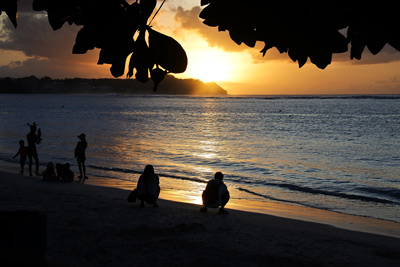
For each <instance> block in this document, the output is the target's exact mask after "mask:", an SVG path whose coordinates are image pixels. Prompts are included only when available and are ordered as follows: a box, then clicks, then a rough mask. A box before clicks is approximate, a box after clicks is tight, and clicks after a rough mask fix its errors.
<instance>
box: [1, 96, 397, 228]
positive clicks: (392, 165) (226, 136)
mask: <svg viewBox="0 0 400 267" xmlns="http://www.w3.org/2000/svg"><path fill="white" fill-rule="evenodd" d="M0 103H1V105H0V125H1V133H2V138H1V139H0V160H1V161H3V162H7V163H11V162H13V163H15V164H16V166H18V165H17V164H18V159H14V160H13V159H12V156H13V155H15V153H16V152H17V150H18V141H19V140H20V139H24V140H25V142H26V134H27V133H28V132H29V127H28V126H27V123H33V122H36V123H37V124H38V128H41V130H42V133H43V135H42V138H43V141H42V142H41V144H39V145H38V146H37V147H38V153H39V158H40V162H41V171H43V170H44V169H45V166H46V164H47V163H48V162H50V161H51V162H53V163H70V164H71V165H72V170H73V171H74V172H75V174H76V175H78V170H77V165H76V162H75V159H74V148H75V146H76V143H77V142H78V141H79V140H78V138H77V135H79V134H80V133H85V134H86V138H87V141H88V144H89V145H88V149H87V163H86V164H87V166H88V176H89V179H90V176H99V177H104V178H105V179H108V180H109V181H110V182H112V181H128V182H129V181H130V182H132V188H133V187H134V186H135V183H136V181H137V179H138V177H139V175H140V173H142V171H143V169H144V166H145V165H147V164H152V165H153V166H154V168H155V171H156V173H158V174H159V176H160V183H161V188H162V190H168V191H176V192H179V194H187V195H188V196H193V197H194V198H196V196H197V201H199V199H200V196H201V192H202V190H203V189H204V187H205V184H206V182H207V181H208V180H209V179H211V178H213V175H214V173H215V172H217V171H221V172H222V173H224V175H225V178H224V181H225V183H226V184H227V186H228V188H229V189H230V191H231V198H232V199H233V200H236V201H240V200H251V201H256V202H258V203H260V204H261V205H263V203H278V204H288V205H295V206H304V207H311V208H316V209H321V210H328V211H334V212H339V213H343V214H350V215H359V216H365V217H371V218H378V219H383V220H387V221H394V222H400V138H399V137H400V96H398V95H394V96H393V95H378V96H246V97H245V96H240V97H236V96H224V97H193V96H158V95H143V96H142V95H140V96H138V95H7V94H4V95H1V97H0ZM16 170H18V168H16ZM25 171H26V172H27V166H26V167H25ZM265 205H267V204H265ZM228 206H229V204H228Z"/></svg>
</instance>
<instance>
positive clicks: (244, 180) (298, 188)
mask: <svg viewBox="0 0 400 267" xmlns="http://www.w3.org/2000/svg"><path fill="white" fill-rule="evenodd" d="M88 167H90V168H92V169H98V170H103V171H110V172H119V173H132V174H142V172H141V171H136V170H131V169H123V168H110V167H100V166H95V165H89V166H88ZM157 174H158V175H159V176H162V177H167V178H171V179H179V180H185V181H191V182H198V183H207V181H204V180H201V179H198V178H192V177H187V176H178V175H171V174H166V173H157ZM228 176H230V175H228ZM232 177H234V178H233V179H232V178H231V179H226V180H227V181H229V182H233V183H235V184H244V185H245V184H247V185H256V186H257V185H261V186H265V187H279V188H283V189H286V190H290V191H296V192H301V193H306V194H315V195H325V196H333V197H339V198H342V199H348V200H359V201H364V202H375V203H379V204H391V205H399V204H400V202H396V201H392V200H388V199H384V198H379V197H373V196H365V195H357V194H348V193H343V192H334V191H328V190H322V189H315V188H310V187H305V186H299V185H294V184H289V183H270V182H264V181H260V180H254V179H250V178H245V177H244V178H243V177H241V178H239V177H238V176H233V175H232ZM238 189H239V190H241V191H243V192H247V193H249V194H252V195H256V196H259V197H262V198H265V199H270V200H274V201H282V202H287V203H294V204H299V205H304V203H302V202H299V201H293V200H287V199H280V198H274V197H271V196H267V195H263V194H260V193H256V192H254V191H251V190H249V189H247V188H243V187H238ZM357 189H359V190H363V191H365V192H368V193H373V194H382V195H384V196H388V197H393V198H398V199H400V192H399V191H394V190H386V189H379V188H355V190H357Z"/></svg>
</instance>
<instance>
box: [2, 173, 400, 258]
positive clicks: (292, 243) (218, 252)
mask: <svg viewBox="0 0 400 267" xmlns="http://www.w3.org/2000/svg"><path fill="white" fill-rule="evenodd" d="M0 192H1V194H0V211H21V210H25V211H39V212H42V213H45V214H46V237H45V240H46V250H45V263H46V266H400V239H398V238H394V237H388V236H381V235H375V234H368V233H361V232H356V231H349V230H344V229H339V228H335V227H332V226H328V225H323V224H317V223H310V222H304V221H299V220H292V219H286V218H280V217H275V216H269V215H263V214H257V213H249V212H243V211H237V210H229V211H230V214H229V215H219V214H217V210H211V209H210V210H209V212H208V213H206V214H204V213H200V212H199V208H200V207H199V206H197V205H192V204H185V203H179V202H172V201H166V200H159V207H158V208H153V207H152V206H150V205H149V206H146V207H145V208H140V207H139V204H138V203H129V202H127V201H126V197H127V195H128V193H129V191H126V190H121V189H116V188H107V187H98V186H92V185H86V184H78V183H58V182H43V181H40V179H39V178H37V177H27V176H21V175H16V174H11V173H8V172H2V171H1V172H0ZM2 231H3V232H4V231H6V229H2ZM21 253H23V252H21ZM8 260H9V261H10V259H8ZM14 260H15V262H17V261H18V260H20V258H13V259H12V260H11V261H14Z"/></svg>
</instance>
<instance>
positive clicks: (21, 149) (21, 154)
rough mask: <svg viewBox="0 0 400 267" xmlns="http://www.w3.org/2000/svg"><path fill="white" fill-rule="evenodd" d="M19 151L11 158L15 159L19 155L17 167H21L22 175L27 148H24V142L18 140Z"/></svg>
mask: <svg viewBox="0 0 400 267" xmlns="http://www.w3.org/2000/svg"><path fill="white" fill-rule="evenodd" d="M18 143H19V149H18V152H17V154H15V156H14V157H13V159H15V158H16V157H17V156H18V155H19V165H20V166H21V171H20V173H21V174H23V173H24V167H25V161H26V156H28V148H27V147H26V146H25V142H24V140H22V139H21V140H19V142H18Z"/></svg>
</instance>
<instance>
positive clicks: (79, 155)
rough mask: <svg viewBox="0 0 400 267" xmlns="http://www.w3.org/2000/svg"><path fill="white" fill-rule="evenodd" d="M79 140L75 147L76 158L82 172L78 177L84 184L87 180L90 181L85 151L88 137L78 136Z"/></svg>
mask: <svg viewBox="0 0 400 267" xmlns="http://www.w3.org/2000/svg"><path fill="white" fill-rule="evenodd" d="M78 138H79V140H80V141H79V142H78V143H77V144H76V147H75V158H76V161H77V163H78V167H79V172H80V175H79V176H78V178H79V182H82V183H84V182H85V179H88V177H87V176H86V166H85V160H86V155H85V150H86V148H87V145H88V144H87V142H86V135H85V134H84V133H82V134H80V135H78Z"/></svg>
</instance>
